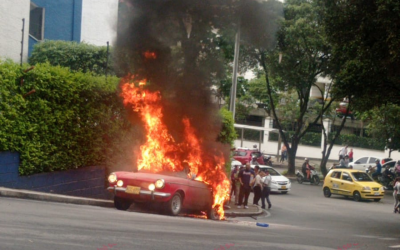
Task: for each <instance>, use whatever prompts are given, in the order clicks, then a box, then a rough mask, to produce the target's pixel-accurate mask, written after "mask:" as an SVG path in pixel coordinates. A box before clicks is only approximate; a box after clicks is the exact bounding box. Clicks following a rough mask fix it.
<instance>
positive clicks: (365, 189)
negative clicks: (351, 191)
mask: <svg viewBox="0 0 400 250" xmlns="http://www.w3.org/2000/svg"><path fill="white" fill-rule="evenodd" d="M362 190H364V191H371V188H370V187H363V188H362Z"/></svg>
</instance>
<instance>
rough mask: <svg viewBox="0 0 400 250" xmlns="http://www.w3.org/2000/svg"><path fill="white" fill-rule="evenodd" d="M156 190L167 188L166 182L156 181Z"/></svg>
mask: <svg viewBox="0 0 400 250" xmlns="http://www.w3.org/2000/svg"><path fill="white" fill-rule="evenodd" d="M155 186H156V188H158V189H161V188H163V187H164V186H165V181H164V180H163V179H159V180H157V181H156V185H155Z"/></svg>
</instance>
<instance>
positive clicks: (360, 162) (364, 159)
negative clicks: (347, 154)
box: [357, 157, 368, 164]
mask: <svg viewBox="0 0 400 250" xmlns="http://www.w3.org/2000/svg"><path fill="white" fill-rule="evenodd" d="M367 161H368V157H362V158H360V159H358V160H357V163H359V164H365V163H367Z"/></svg>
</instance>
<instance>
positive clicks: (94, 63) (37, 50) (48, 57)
mask: <svg viewBox="0 0 400 250" xmlns="http://www.w3.org/2000/svg"><path fill="white" fill-rule="evenodd" d="M107 56H108V55H107V47H106V46H95V45H90V44H86V43H77V42H70V41H45V42H41V43H37V44H36V45H35V46H34V47H33V51H32V55H31V57H30V58H29V63H30V64H33V65H35V64H38V63H46V62H49V63H50V64H51V65H53V66H62V67H67V68H69V69H70V70H71V71H74V72H78V71H82V72H84V73H92V74H97V75H104V74H105V72H106V64H107ZM110 65H111V61H109V63H108V67H107V70H108V73H109V74H113V71H112V68H111V66H110Z"/></svg>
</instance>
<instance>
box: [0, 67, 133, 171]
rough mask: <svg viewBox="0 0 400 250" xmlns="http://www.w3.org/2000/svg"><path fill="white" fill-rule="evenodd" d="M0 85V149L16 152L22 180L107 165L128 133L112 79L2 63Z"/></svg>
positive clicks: (115, 83)
mask: <svg viewBox="0 0 400 250" xmlns="http://www.w3.org/2000/svg"><path fill="white" fill-rule="evenodd" d="M24 67H26V65H24ZM22 76H23V79H24V81H23V84H21V77H22ZM0 82H1V83H2V84H1V85H0V100H1V101H0V150H10V151H17V152H20V153H21V165H20V168H19V172H20V174H22V175H29V174H33V173H40V172H48V171H55V170H65V169H70V168H78V167H81V166H88V165H98V164H106V163H107V160H108V158H109V157H111V156H114V155H115V154H117V152H118V150H119V144H120V143H121V141H122V140H124V139H125V138H126V137H127V134H128V133H131V132H132V128H131V126H130V125H129V124H128V123H127V122H126V119H125V117H124V116H125V110H124V107H123V105H122V103H121V101H120V98H119V96H118V94H117V93H116V89H117V86H118V82H119V79H118V78H116V77H109V78H108V81H106V80H105V78H104V77H96V76H93V75H91V74H85V73H72V72H71V71H69V70H68V69H67V68H62V67H59V66H57V67H54V66H50V65H49V64H37V65H36V67H35V68H34V69H33V70H31V71H29V72H27V73H23V72H22V70H21V68H20V67H19V66H18V65H17V64H15V63H12V62H10V61H6V62H0ZM33 89H34V90H35V91H36V92H34V93H31V94H30V95H26V93H28V92H30V91H31V90H33ZM24 95H25V96H24Z"/></svg>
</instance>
